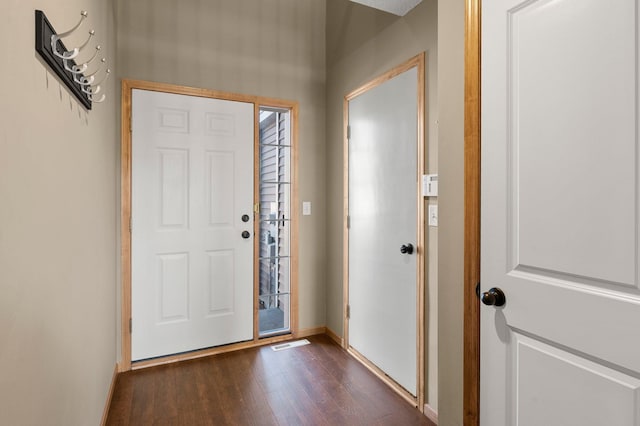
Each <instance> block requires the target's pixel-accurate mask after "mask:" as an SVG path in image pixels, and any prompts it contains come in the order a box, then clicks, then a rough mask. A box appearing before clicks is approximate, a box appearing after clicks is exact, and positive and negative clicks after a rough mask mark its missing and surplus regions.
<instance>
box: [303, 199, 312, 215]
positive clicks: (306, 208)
mask: <svg viewBox="0 0 640 426" xmlns="http://www.w3.org/2000/svg"><path fill="white" fill-rule="evenodd" d="M302 215H303V216H311V201H303V202H302Z"/></svg>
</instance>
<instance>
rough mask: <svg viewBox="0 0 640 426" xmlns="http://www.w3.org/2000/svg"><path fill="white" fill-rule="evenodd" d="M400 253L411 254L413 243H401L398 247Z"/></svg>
mask: <svg viewBox="0 0 640 426" xmlns="http://www.w3.org/2000/svg"><path fill="white" fill-rule="evenodd" d="M400 253H402V254H412V253H413V244H411V243H409V244H403V245H402V247H400Z"/></svg>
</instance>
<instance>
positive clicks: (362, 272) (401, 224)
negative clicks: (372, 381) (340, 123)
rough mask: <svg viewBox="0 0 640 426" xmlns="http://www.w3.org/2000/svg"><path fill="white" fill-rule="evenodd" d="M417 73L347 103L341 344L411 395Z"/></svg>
mask: <svg viewBox="0 0 640 426" xmlns="http://www.w3.org/2000/svg"><path fill="white" fill-rule="evenodd" d="M417 72H418V71H417V69H416V68H415V67H414V68H411V69H410V70H408V71H405V72H403V73H402V74H400V75H399V76H397V77H394V78H393V79H391V80H389V81H387V82H385V83H383V84H381V85H378V86H376V87H373V88H371V89H369V90H367V91H366V92H364V93H362V94H360V95H358V96H357V97H355V98H353V99H350V100H349V109H348V113H349V127H350V132H349V133H350V138H349V141H348V149H349V176H348V179H349V202H348V205H349V208H348V210H349V212H348V215H349V220H348V222H349V230H348V239H349V248H348V250H349V267H348V277H349V278H348V279H349V283H348V285H349V307H350V309H349V311H350V317H349V320H348V330H349V332H348V343H349V347H350V348H352V349H355V350H356V351H357V352H358V353H359V354H361V355H362V356H364V357H365V358H366V359H368V360H369V361H371V362H372V363H373V364H375V365H376V366H377V367H379V368H380V369H381V370H382V371H384V372H385V373H386V374H387V375H388V376H390V377H391V378H392V379H393V380H395V381H396V382H397V383H399V384H400V385H401V386H402V387H403V388H404V389H406V390H407V391H408V392H409V393H411V394H412V395H414V396H415V395H416V390H417V383H416V378H417V374H416V368H417V363H416V361H417V354H416V348H417V344H416V335H417V332H416V322H417V321H416V300H417V292H416V289H417V277H416V271H417V264H416V257H417V253H418V247H417V241H418V230H417V224H418V220H417V212H418V206H417V201H416V199H417V186H416V185H417V175H418V170H417V165H418V160H417V158H418V133H417V132H418V125H417V106H418V98H417V93H418V88H417V87H418V86H417V82H418V77H417V75H418V74H417ZM409 245H411V246H412V247H413V251H412V252H411V250H409V251H407V250H403V251H406V252H405V253H403V252H401V247H403V246H405V247H409Z"/></svg>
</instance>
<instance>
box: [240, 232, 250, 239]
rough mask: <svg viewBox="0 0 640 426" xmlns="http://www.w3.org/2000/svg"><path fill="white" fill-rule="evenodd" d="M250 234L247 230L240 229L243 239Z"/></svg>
mask: <svg viewBox="0 0 640 426" xmlns="http://www.w3.org/2000/svg"><path fill="white" fill-rule="evenodd" d="M250 236H251V234H250V233H249V231H242V238H244V239H245V240H246V239H247V238H249V237H250Z"/></svg>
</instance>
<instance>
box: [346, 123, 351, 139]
mask: <svg viewBox="0 0 640 426" xmlns="http://www.w3.org/2000/svg"><path fill="white" fill-rule="evenodd" d="M348 139H351V126H347V140H348Z"/></svg>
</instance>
